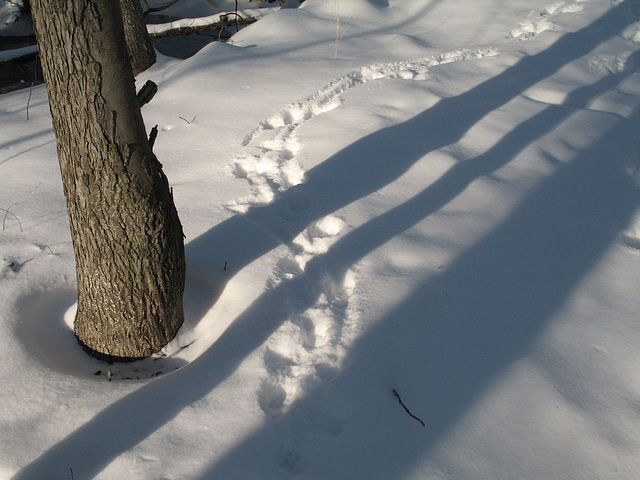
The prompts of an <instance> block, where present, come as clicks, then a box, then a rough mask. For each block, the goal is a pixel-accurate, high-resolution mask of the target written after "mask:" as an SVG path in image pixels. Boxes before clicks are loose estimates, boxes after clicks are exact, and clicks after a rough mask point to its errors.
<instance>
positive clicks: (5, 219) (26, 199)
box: [0, 182, 42, 232]
mask: <svg viewBox="0 0 640 480" xmlns="http://www.w3.org/2000/svg"><path fill="white" fill-rule="evenodd" d="M40 185H42V182H40V183H39V184H38V185H37V186H36V188H34V189H33V191H32V192H31V193H30V194H29V196H28V197H27V198H25V199H24V200H22V201H21V202H14V203H12V204H11V205H9V206H8V207H7V208H6V209H4V208H0V210H4V211H5V214H4V218H3V219H2V230H5V229H6V223H7V215H9V214H11V215H13V217H14V218H15V219H16V220H18V225H20V231H21V232H22V223H21V222H20V219H19V218H18V217H17V216H16V215H15V214H14V213H12V212H10V211H9V210H11V207H13V206H15V205H20V204H21V203H24V202H26V201H28V200H29V199H30V198H31V197H32V196H33V194H34V193H35V191H36V190H37V189H38V187H39V186H40Z"/></svg>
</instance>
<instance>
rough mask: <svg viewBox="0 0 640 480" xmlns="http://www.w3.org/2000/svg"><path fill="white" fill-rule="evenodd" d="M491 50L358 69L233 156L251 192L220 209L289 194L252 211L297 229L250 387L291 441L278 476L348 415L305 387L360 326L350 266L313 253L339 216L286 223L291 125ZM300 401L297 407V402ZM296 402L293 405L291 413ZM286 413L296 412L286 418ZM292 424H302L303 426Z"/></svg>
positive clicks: (296, 146) (330, 238)
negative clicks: (339, 267) (350, 94)
mask: <svg viewBox="0 0 640 480" xmlns="http://www.w3.org/2000/svg"><path fill="white" fill-rule="evenodd" d="M495 54H496V52H495V51H494V50H492V49H487V48H483V49H477V50H456V51H453V52H447V53H442V54H439V55H434V56H430V57H427V58H422V59H418V60H414V61H401V62H395V63H380V64H374V65H369V66H364V67H361V68H358V69H356V70H353V71H351V72H349V73H347V74H346V75H343V76H341V77H338V78H336V79H334V80H332V81H330V82H329V83H327V84H326V85H325V86H324V87H322V88H321V89H319V90H317V91H316V92H314V93H312V94H311V95H308V96H307V97H305V98H303V99H302V100H300V101H297V102H294V103H291V104H289V105H288V106H287V107H285V108H284V109H283V110H281V111H280V112H279V113H277V114H275V115H273V116H271V117H270V118H268V119H266V120H264V121H262V122H260V123H259V124H258V125H257V126H256V127H255V128H254V129H253V130H251V131H250V132H249V133H248V134H247V135H246V136H245V138H244V140H243V142H242V143H243V147H244V148H245V153H244V154H243V155H242V156H240V157H238V158H237V159H236V160H235V161H234V162H233V164H232V165H231V171H232V173H233V175H235V176H236V177H237V178H244V179H246V180H247V181H248V182H249V184H250V186H251V191H252V193H251V195H250V196H249V197H247V198H241V199H238V200H236V201H234V202H232V203H229V204H227V207H228V208H229V209H230V210H232V211H235V212H238V213H246V212H247V211H249V209H250V208H251V207H252V206H259V205H264V204H268V203H270V202H272V201H273V200H275V199H276V198H277V196H278V195H279V194H281V193H282V192H284V191H287V195H286V202H282V203H283V204H282V205H278V206H277V208H278V209H279V210H278V211H277V212H274V211H273V210H274V209H270V210H253V211H252V212H251V216H252V217H254V218H256V219H257V220H260V221H261V222H263V224H264V225H265V227H266V228H267V229H270V230H271V233H274V234H276V235H278V234H279V233H280V232H281V231H285V232H287V231H295V235H296V236H295V238H293V239H292V240H291V237H292V236H293V235H291V236H288V237H287V236H286V235H285V236H284V237H287V238H289V240H287V241H286V243H287V244H288V247H289V252H288V253H287V254H286V255H284V256H283V257H281V258H280V259H279V260H278V261H277V263H276V265H275V266H274V270H273V273H272V275H271V278H270V279H269V282H268V285H267V287H268V288H270V289H275V288H280V289H281V291H282V292H284V294H283V297H282V302H284V303H285V305H288V308H285V311H286V312H287V315H286V318H283V319H282V322H281V325H280V327H279V328H278V329H277V330H276V331H275V332H274V333H273V334H272V335H271V336H270V337H269V339H268V340H267V341H266V342H265V344H264V345H263V347H262V348H263V362H264V369H265V373H264V376H263V378H262V379H261V381H260V383H259V384H258V385H257V386H256V391H257V402H258V405H259V407H260V408H261V409H262V410H263V411H264V412H265V414H266V415H267V416H269V417H270V418H272V419H274V420H277V421H284V422H286V424H287V438H288V439H287V440H286V441H285V445H284V446H283V453H282V455H281V458H280V459H279V467H280V468H281V469H282V470H284V471H285V472H288V473H296V472H301V471H303V470H304V469H305V465H306V463H305V458H306V455H305V448H310V446H312V445H313V444H314V443H315V442H316V441H317V440H318V439H319V438H320V437H322V436H326V435H337V434H339V433H340V432H341V430H342V427H343V425H344V423H345V420H344V416H342V415H340V414H339V412H340V410H341V405H331V407H330V408H324V407H322V406H318V402H320V403H322V402H321V401H320V400H319V397H318V398H315V397H314V398H309V392H310V391H312V390H313V389H322V387H323V385H325V384H326V383H327V382H330V381H331V379H333V378H334V377H335V376H336V375H337V374H338V372H339V371H340V368H341V365H342V362H343V360H344V358H345V353H346V351H347V348H348V347H349V345H350V343H351V341H352V340H353V338H355V337H356V332H355V325H356V324H357V321H356V320H357V312H356V309H355V308H354V306H353V303H354V302H353V296H354V291H355V288H356V283H357V266H353V267H352V268H351V269H350V270H348V271H346V272H344V275H341V276H340V278H335V277H334V276H333V275H332V274H331V272H329V271H328V269H327V266H326V265H324V264H323V259H320V258H319V256H321V255H323V254H325V253H327V252H328V251H329V249H330V247H331V245H332V244H333V243H334V242H335V241H336V240H337V238H338V237H339V235H340V233H341V231H342V230H343V228H344V227H345V222H344V221H343V220H342V219H340V218H339V217H338V216H336V215H328V216H326V217H324V218H322V219H319V220H316V221H314V222H312V223H311V224H309V225H299V224H298V225H297V226H296V227H295V228H293V229H292V228H290V226H291V223H292V222H298V223H299V222H300V221H301V219H302V216H303V214H304V212H305V211H306V210H307V209H308V208H309V207H310V206H311V201H312V200H311V199H309V198H307V196H306V195H305V194H304V193H303V192H302V191H299V190H297V189H296V185H298V184H300V183H303V181H304V174H305V172H304V170H303V168H302V167H301V166H300V164H299V163H298V162H297V161H296V155H297V154H298V152H299V151H300V149H301V148H302V146H301V145H300V143H299V141H298V138H297V136H296V131H297V129H298V128H299V127H300V126H301V125H303V124H304V123H306V122H307V121H309V120H311V119H313V118H314V117H316V116H318V115H321V114H323V113H326V112H330V111H332V110H334V109H336V108H337V107H339V106H340V105H341V103H342V97H343V94H344V93H345V92H347V91H349V90H351V89H352V88H355V87H358V86H361V85H363V84H365V83H367V82H369V81H372V80H379V79H404V80H423V79H427V78H428V76H429V70H430V68H432V67H434V66H437V65H442V64H447V63H452V62H458V61H465V60H472V59H479V58H483V57H486V56H492V55H495ZM285 203H286V205H285ZM266 215H269V218H266V217H265V216H266ZM257 217H259V218H257ZM263 217H265V218H263ZM314 391H315V390H314ZM302 398H305V402H304V406H302V404H300V403H299V402H297V401H298V400H300V399H302ZM295 405H298V406H299V408H295V409H294V408H293V407H294V406H295ZM287 415H288V416H287ZM291 415H293V416H295V418H289V416H291ZM283 419H284V420H283ZM299 425H305V428H304V431H302V430H301V429H300V426H299Z"/></svg>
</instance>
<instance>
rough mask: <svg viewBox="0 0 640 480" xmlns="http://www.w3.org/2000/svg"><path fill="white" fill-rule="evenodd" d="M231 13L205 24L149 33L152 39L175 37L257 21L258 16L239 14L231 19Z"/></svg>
mask: <svg viewBox="0 0 640 480" xmlns="http://www.w3.org/2000/svg"><path fill="white" fill-rule="evenodd" d="M230 15H233V14H227V15H222V16H220V20H219V21H217V22H214V23H209V24H207V25H195V26H191V27H178V28H172V29H169V30H165V31H164V32H158V33H151V34H150V35H151V38H152V39H154V40H155V39H158V38H165V37H175V36H176V35H189V34H192V33H201V32H209V31H211V30H224V29H225V28H228V27H234V26H240V25H250V24H252V23H255V22H257V21H258V18H254V17H247V18H242V17H240V16H236V17H235V18H233V19H230V18H229V16H230Z"/></svg>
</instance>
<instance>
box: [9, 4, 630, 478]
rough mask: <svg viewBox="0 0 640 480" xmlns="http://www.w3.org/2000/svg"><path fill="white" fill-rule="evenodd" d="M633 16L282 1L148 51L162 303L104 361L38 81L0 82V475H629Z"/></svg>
mask: <svg viewBox="0 0 640 480" xmlns="http://www.w3.org/2000/svg"><path fill="white" fill-rule="evenodd" d="M183 1H186V0H183ZM180 3H181V2H179V3H178V4H177V5H176V8H177V7H178V5H179V4H180ZM213 3H216V2H204V1H203V2H192V3H191V4H190V7H189V8H190V9H191V10H190V11H189V12H188V13H189V15H191V16H193V17H197V16H205V15H206V16H209V15H214V14H216V13H218V12H216V11H212V10H211V9H212V8H213V7H212V4H213ZM233 3H234V2H217V4H218V6H219V7H220V9H221V10H222V11H224V9H225V8H226V9H227V11H228V9H229V5H231V4H233ZM240 3H241V4H242V5H241V7H242V8H245V9H246V8H256V7H257V5H255V3H256V2H240ZM291 5H292V2H288V6H291ZM185 8H186V7H185ZM176 12H177V11H176ZM198 12H201V14H199V13H198ZM638 42H640V0H583V1H577V0H573V1H572V0H564V1H556V2H546V1H540V0H510V1H509V2H505V1H503V0H486V1H483V2H478V1H476V0H458V1H443V0H348V1H347V0H306V1H305V2H304V4H303V5H302V7H301V8H284V9H281V10H277V11H273V12H271V13H270V14H269V15H267V16H265V17H264V18H262V19H261V20H260V21H259V22H257V23H255V24H253V25H251V26H249V27H246V28H244V29H242V30H241V31H240V32H239V33H238V34H236V35H235V36H234V37H233V38H232V40H231V42H229V43H226V44H224V43H211V44H209V45H208V46H206V47H204V48H203V49H202V50H201V51H200V52H198V53H197V54H196V55H195V56H193V57H191V58H188V59H186V60H177V59H173V58H169V57H165V56H162V55H159V58H158V62H157V64H156V65H154V66H153V67H152V68H150V69H149V70H148V71H146V72H144V73H142V74H141V75H140V76H139V78H138V79H137V82H138V84H139V85H142V84H143V83H144V82H145V81H146V80H147V79H152V80H154V81H155V82H156V83H157V84H158V87H159V91H158V94H157V95H156V97H155V98H154V99H153V101H152V102H151V103H150V104H149V105H146V106H145V107H144V108H143V115H144V117H145V122H146V124H147V127H148V129H149V130H150V129H151V127H153V126H155V125H158V129H159V135H158V138H157V141H156V144H155V147H154V150H155V152H156V154H157V155H158V158H159V159H160V161H161V162H162V163H163V165H164V168H165V173H166V174H167V176H168V178H169V180H170V183H171V186H172V187H173V191H174V197H175V201H176V204H177V207H178V210H179V213H180V218H181V220H182V223H183V226H184V230H185V234H186V236H187V239H186V254H187V259H188V278H187V289H186V292H185V313H186V317H187V318H186V322H185V325H184V326H183V328H182V329H181V330H180V332H179V334H178V336H177V338H176V339H175V340H174V341H173V342H172V343H171V344H170V345H169V346H167V348H166V349H164V351H163V352H162V353H161V354H158V355H156V356H154V357H153V358H150V359H147V360H144V361H141V362H135V363H131V364H121V365H120V364H114V365H108V364H105V363H101V362H99V361H97V360H94V359H91V358H89V357H87V356H86V355H85V354H84V353H83V352H82V351H81V350H80V348H79V346H78V345H77V343H76V341H75V338H74V336H73V332H72V323H73V315H74V303H75V290H74V289H75V280H74V278H75V269H74V256H73V247H72V244H71V238H70V234H69V229H68V222H67V217H66V210H65V208H66V207H65V200H64V196H63V194H62V184H61V181H60V176H59V171H58V166H57V159H56V148H55V138H54V135H53V132H52V130H51V120H50V114H49V108H48V105H47V96H46V90H45V87H44V86H39V87H35V88H33V89H32V90H29V89H26V90H22V91H17V92H13V93H9V94H5V95H1V96H0V132H1V133H0V172H1V174H2V178H3V179H4V187H3V188H2V189H0V208H2V209H3V210H0V214H1V215H2V217H3V229H2V231H0V257H1V258H0V262H1V263H0V306H1V307H2V308H0V329H1V330H0V331H1V333H2V335H0V359H1V365H2V368H0V385H2V388H0V407H1V408H0V478H16V479H26V480H38V479H54V480H55V479H65V480H66V479H70V478H75V479H77V480H80V479H89V478H98V479H122V478H127V479H145V480H157V479H197V480H208V479H216V480H217V479H229V480H230V479H242V480H249V479H252V480H255V479H261V480H271V479H283V478H284V479H312V480H326V479H381V480H383V479H384V480H387V479H412V480H418V479H434V480H436V479H438V480H441V479H447V480H496V479H509V480H511V479H530V480H539V479H543V478H548V479H560V478H564V479H596V478H607V479H609V478H611V479H630V480H631V479H637V478H640V426H639V425H640V423H639V422H638V416H639V415H640V348H639V345H640V324H639V323H638V312H640V295H639V292H640V280H639V278H640V210H639V207H640V183H639V180H640V173H638V168H639V167H640V161H639V160H640V159H639V156H638V155H639V152H638V143H637V135H638V128H639V127H640V96H639V95H640V77H639V75H638V73H637V72H638V66H640V59H639V58H638V53H636V50H637V48H638ZM27 111H28V119H27ZM25 200H26V201H25ZM225 267H226V268H225ZM98 372H99V373H98ZM109 373H110V375H111V381H108V374H109ZM394 389H395V390H396V391H397V393H398V394H399V396H400V397H401V399H402V402H403V403H404V406H405V407H406V408H407V409H408V410H409V411H410V412H411V414H413V415H414V416H415V417H417V418H418V419H420V420H421V421H423V422H424V424H425V427H423V426H422V425H421V423H419V421H417V420H416V418H412V417H411V416H410V415H408V412H407V411H406V410H405V409H404V408H403V406H402V405H401V404H400V403H399V402H398V398H397V397H396V396H395V395H394V394H393V390H394Z"/></svg>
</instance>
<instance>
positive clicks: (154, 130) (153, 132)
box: [149, 125, 158, 150]
mask: <svg viewBox="0 0 640 480" xmlns="http://www.w3.org/2000/svg"><path fill="white" fill-rule="evenodd" d="M157 137H158V125H156V126H155V127H153V128H152V129H151V133H149V146H150V147H151V150H153V145H154V144H155V143H156V138H157Z"/></svg>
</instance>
